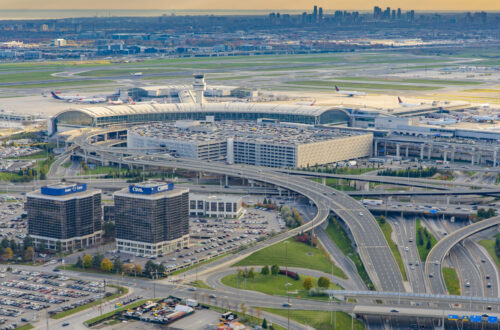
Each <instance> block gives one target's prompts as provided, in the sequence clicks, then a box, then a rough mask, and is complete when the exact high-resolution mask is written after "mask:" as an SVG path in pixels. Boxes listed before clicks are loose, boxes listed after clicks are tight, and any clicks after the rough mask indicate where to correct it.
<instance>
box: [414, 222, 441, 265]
mask: <svg viewBox="0 0 500 330" xmlns="http://www.w3.org/2000/svg"><path fill="white" fill-rule="evenodd" d="M416 229H417V249H418V254H419V256H420V260H421V261H424V262H425V260H426V259H427V255H428V254H429V252H430V251H431V249H432V247H433V246H434V245H436V242H437V240H436V238H435V237H434V236H432V234H431V233H429V231H428V230H427V228H425V227H424V226H422V223H421V222H420V219H417V225H416Z"/></svg>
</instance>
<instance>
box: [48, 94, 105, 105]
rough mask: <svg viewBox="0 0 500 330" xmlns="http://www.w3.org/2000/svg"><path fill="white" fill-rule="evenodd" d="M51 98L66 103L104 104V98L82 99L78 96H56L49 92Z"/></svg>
mask: <svg viewBox="0 0 500 330" xmlns="http://www.w3.org/2000/svg"><path fill="white" fill-rule="evenodd" d="M50 94H52V97H53V98H54V99H56V100H62V101H66V102H75V103H92V104H93V103H104V102H106V99H105V98H104V97H82V96H79V95H75V96H74V95H57V94H56V93H54V92H50Z"/></svg>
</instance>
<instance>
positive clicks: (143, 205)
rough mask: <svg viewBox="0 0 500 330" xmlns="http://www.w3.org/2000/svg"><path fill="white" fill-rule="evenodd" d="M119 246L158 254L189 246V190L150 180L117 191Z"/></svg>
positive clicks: (117, 244) (143, 253) (115, 209)
mask: <svg viewBox="0 0 500 330" xmlns="http://www.w3.org/2000/svg"><path fill="white" fill-rule="evenodd" d="M114 201H115V208H114V218H115V230H116V248H117V249H118V250H119V251H121V252H125V253H130V254H136V255H142V256H148V257H152V256H154V257H157V256H158V255H160V254H163V253H164V252H165V253H168V252H171V251H174V250H176V249H182V248H184V247H186V246H188V245H189V189H183V188H175V187H174V183H173V182H155V181H149V182H144V183H140V184H135V185H131V186H129V187H128V188H124V189H122V190H120V191H118V192H116V193H115V194H114Z"/></svg>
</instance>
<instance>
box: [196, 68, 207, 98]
mask: <svg viewBox="0 0 500 330" xmlns="http://www.w3.org/2000/svg"><path fill="white" fill-rule="evenodd" d="M193 77H194V84H193V90H194V92H195V96H196V103H198V104H203V103H205V99H204V96H203V93H204V92H205V90H206V89H207V84H206V83H205V75H204V74H203V73H197V74H194V75H193Z"/></svg>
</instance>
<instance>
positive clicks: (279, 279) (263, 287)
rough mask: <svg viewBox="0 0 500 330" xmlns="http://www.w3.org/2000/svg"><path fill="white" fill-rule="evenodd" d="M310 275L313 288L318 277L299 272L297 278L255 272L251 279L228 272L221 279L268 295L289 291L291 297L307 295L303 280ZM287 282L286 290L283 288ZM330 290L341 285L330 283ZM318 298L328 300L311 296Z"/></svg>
mask: <svg viewBox="0 0 500 330" xmlns="http://www.w3.org/2000/svg"><path fill="white" fill-rule="evenodd" d="M307 277H310V278H311V279H312V284H313V286H312V287H313V288H317V287H318V279H317V278H316V277H312V276H306V275H303V274H299V278H300V279H299V280H294V279H291V278H289V277H288V278H287V276H285V275H271V274H269V275H262V274H260V273H256V274H255V278H253V279H247V280H246V281H245V279H244V278H243V277H242V276H240V277H239V278H238V275H237V274H230V275H227V276H225V277H223V278H222V279H221V282H222V283H223V284H224V285H227V286H230V287H232V288H238V289H243V290H250V291H258V292H262V293H266V294H270V295H278V296H286V295H287V292H290V296H291V297H293V298H304V297H309V293H308V291H307V290H305V289H304V287H303V285H302V284H303V283H304V280H305V279H306V278H307ZM287 283H288V290H287V289H285V287H286V285H287ZM328 289H331V290H342V287H340V286H339V285H337V284H335V283H330V287H329V288H328ZM311 298H315V299H316V298H317V299H320V300H328V297H327V296H319V297H311Z"/></svg>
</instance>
